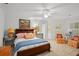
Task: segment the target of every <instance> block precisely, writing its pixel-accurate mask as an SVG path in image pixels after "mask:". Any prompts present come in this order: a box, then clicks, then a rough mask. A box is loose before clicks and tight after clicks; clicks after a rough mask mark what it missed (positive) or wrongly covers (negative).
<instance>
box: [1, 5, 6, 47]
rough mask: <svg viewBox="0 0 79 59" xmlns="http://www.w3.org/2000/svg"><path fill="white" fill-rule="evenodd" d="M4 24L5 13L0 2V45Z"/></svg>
mask: <svg viewBox="0 0 79 59" xmlns="http://www.w3.org/2000/svg"><path fill="white" fill-rule="evenodd" d="M4 25H5V15H4V11H3V6H2V4H0V47H1V46H3V36H4Z"/></svg>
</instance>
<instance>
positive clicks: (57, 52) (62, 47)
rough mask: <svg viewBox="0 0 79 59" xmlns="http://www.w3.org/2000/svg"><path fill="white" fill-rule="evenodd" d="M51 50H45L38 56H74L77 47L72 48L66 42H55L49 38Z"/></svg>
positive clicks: (78, 50) (77, 50)
mask: <svg viewBox="0 0 79 59" xmlns="http://www.w3.org/2000/svg"><path fill="white" fill-rule="evenodd" d="M49 43H50V44H51V52H45V53H42V54H40V55H38V56H76V55H77V54H78V53H79V49H76V48H72V47H70V46H68V45H67V44H57V43H56V41H55V40H49Z"/></svg>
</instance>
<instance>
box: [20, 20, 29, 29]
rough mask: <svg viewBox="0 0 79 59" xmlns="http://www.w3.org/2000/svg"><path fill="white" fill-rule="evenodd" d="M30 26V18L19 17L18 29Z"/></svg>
mask: <svg viewBox="0 0 79 59" xmlns="http://www.w3.org/2000/svg"><path fill="white" fill-rule="evenodd" d="M27 28H30V20H26V19H19V29H27Z"/></svg>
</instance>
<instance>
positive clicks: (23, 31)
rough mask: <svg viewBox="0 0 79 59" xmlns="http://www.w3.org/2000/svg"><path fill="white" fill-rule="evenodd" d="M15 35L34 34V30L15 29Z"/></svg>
mask: <svg viewBox="0 0 79 59" xmlns="http://www.w3.org/2000/svg"><path fill="white" fill-rule="evenodd" d="M17 33H34V29H16V30H15V34H17Z"/></svg>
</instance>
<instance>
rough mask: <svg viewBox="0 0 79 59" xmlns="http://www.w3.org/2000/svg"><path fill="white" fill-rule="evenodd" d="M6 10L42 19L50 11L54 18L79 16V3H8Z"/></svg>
mask: <svg viewBox="0 0 79 59" xmlns="http://www.w3.org/2000/svg"><path fill="white" fill-rule="evenodd" d="M5 5H6V10H7V11H8V10H9V11H11V12H12V11H15V12H22V13H23V12H24V13H27V15H26V16H30V17H42V16H43V15H44V11H45V10H48V11H49V12H50V13H51V17H53V18H57V17H59V18H67V17H78V16H79V3H8V4H5Z"/></svg>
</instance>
